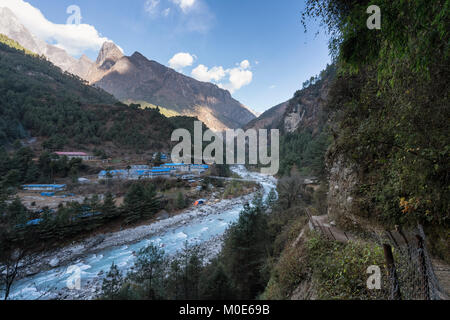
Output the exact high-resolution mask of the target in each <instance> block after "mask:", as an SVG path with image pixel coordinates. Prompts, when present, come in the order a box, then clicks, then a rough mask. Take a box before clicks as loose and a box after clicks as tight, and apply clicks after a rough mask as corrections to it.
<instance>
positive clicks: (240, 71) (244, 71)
mask: <svg viewBox="0 0 450 320" xmlns="http://www.w3.org/2000/svg"><path fill="white" fill-rule="evenodd" d="M237 66H238V67H236V68H232V69H226V70H225V69H224V68H223V67H221V66H219V67H213V68H211V69H209V68H208V67H206V66H204V65H202V64H201V65H199V66H198V67H196V68H195V69H194V70H192V73H191V74H192V76H193V77H194V78H195V79H197V80H199V81H205V82H215V83H217V85H218V86H219V87H221V88H222V89H225V90H228V91H230V93H232V94H233V93H234V92H236V91H237V90H239V89H241V88H242V87H244V86H246V85H249V84H250V83H251V82H252V81H253V72H251V71H250V70H249V69H250V62H249V61H248V60H244V61H242V62H241V63H237ZM227 77H228V82H226V83H223V82H221V81H222V80H224V79H225V78H227ZM219 82H221V83H219Z"/></svg>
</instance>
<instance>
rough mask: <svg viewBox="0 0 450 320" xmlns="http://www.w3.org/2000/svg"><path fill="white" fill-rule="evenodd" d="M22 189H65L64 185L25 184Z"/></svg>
mask: <svg viewBox="0 0 450 320" xmlns="http://www.w3.org/2000/svg"><path fill="white" fill-rule="evenodd" d="M22 187H23V188H65V187H66V185H65V184H26V185H23V186H22Z"/></svg>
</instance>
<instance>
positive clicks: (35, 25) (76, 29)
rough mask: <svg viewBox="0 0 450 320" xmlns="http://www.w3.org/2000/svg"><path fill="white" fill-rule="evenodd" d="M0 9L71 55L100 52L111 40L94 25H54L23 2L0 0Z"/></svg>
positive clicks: (18, 0)
mask: <svg viewBox="0 0 450 320" xmlns="http://www.w3.org/2000/svg"><path fill="white" fill-rule="evenodd" d="M0 7H8V8H9V9H11V10H12V11H13V12H14V14H15V15H16V16H17V17H18V19H19V20H20V22H21V23H22V24H23V25H24V26H25V27H26V28H27V29H28V30H30V31H31V32H32V33H33V34H35V35H36V36H38V37H39V38H41V39H44V40H46V41H47V42H50V43H52V44H54V45H56V46H57V47H59V48H61V49H64V50H66V51H67V52H68V53H69V54H71V55H75V56H76V55H80V54H82V53H84V52H85V51H86V50H95V51H98V50H99V49H100V48H101V46H102V44H103V43H104V42H105V41H108V40H109V39H108V38H105V37H102V36H101V35H100V33H99V32H98V31H97V30H96V29H95V27H94V26H92V25H88V24H79V25H75V24H70V25H68V24H56V23H53V22H51V21H49V20H47V18H45V16H44V15H43V14H42V13H41V11H40V10H39V9H37V8H35V7H33V6H32V5H30V4H29V3H28V2H25V1H23V0H0ZM81 9H82V8H81ZM82 12H83V11H82V10H81V13H82ZM67 17H69V15H67Z"/></svg>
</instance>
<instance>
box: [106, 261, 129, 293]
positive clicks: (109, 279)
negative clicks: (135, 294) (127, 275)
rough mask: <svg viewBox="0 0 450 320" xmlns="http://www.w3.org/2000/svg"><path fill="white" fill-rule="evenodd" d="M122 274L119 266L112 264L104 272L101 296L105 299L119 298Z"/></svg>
mask: <svg viewBox="0 0 450 320" xmlns="http://www.w3.org/2000/svg"><path fill="white" fill-rule="evenodd" d="M123 282H124V281H123V276H122V273H121V272H120V271H119V268H117V266H116V265H115V264H114V262H113V264H112V265H111V269H110V270H109V271H108V273H107V274H106V277H105V278H104V279H103V283H102V298H103V299H105V300H116V299H118V298H119V294H120V291H121V289H122V286H123Z"/></svg>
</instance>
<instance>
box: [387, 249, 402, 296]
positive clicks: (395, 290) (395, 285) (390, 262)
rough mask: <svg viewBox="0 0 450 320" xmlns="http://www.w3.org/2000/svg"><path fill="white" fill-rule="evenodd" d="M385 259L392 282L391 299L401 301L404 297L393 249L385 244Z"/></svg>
mask: <svg viewBox="0 0 450 320" xmlns="http://www.w3.org/2000/svg"><path fill="white" fill-rule="evenodd" d="M383 249H384V259H385V260H386V265H387V268H388V272H389V279H390V282H391V299H392V300H401V299H402V295H401V292H400V285H399V281H398V277H397V271H396V270H395V263H394V256H393V254H392V247H391V246H390V245H388V244H383Z"/></svg>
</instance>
